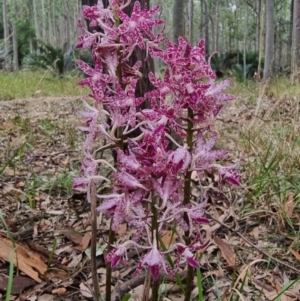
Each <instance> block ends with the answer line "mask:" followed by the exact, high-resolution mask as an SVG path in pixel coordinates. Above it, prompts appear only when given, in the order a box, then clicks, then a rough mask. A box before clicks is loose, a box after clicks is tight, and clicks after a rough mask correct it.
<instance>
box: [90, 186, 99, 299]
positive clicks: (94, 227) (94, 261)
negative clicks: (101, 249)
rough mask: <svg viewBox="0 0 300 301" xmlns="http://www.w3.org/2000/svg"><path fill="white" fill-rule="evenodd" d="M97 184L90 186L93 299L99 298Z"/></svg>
mask: <svg viewBox="0 0 300 301" xmlns="http://www.w3.org/2000/svg"><path fill="white" fill-rule="evenodd" d="M96 198H97V186H96V184H93V183H92V187H91V211H92V215H91V227H92V238H91V270H92V280H93V286H94V294H93V297H94V298H93V299H94V301H99V300H101V295H100V288H99V279H98V274H97V259H96V252H97V211H96V208H97V202H96Z"/></svg>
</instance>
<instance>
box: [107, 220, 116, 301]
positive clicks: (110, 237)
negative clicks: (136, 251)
mask: <svg viewBox="0 0 300 301" xmlns="http://www.w3.org/2000/svg"><path fill="white" fill-rule="evenodd" d="M112 223H113V220H111V222H110V227H109V234H108V241H109V246H108V252H110V251H111V250H112V246H111V245H112V244H113V243H114V241H115V232H114V231H113V230H112V228H111V226H112ZM111 277H112V270H111V264H110V262H107V263H106V283H105V300H106V301H110V300H111Z"/></svg>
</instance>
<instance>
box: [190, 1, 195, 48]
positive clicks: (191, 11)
mask: <svg viewBox="0 0 300 301" xmlns="http://www.w3.org/2000/svg"><path fill="white" fill-rule="evenodd" d="M193 35H194V0H189V39H190V43H191V45H193Z"/></svg>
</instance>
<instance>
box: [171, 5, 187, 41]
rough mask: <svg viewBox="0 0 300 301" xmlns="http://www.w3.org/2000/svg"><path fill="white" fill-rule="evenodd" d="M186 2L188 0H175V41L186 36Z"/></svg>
mask: <svg viewBox="0 0 300 301" xmlns="http://www.w3.org/2000/svg"><path fill="white" fill-rule="evenodd" d="M185 4H186V0H174V1H173V42H177V41H178V38H179V37H184V36H185V22H184V21H185Z"/></svg>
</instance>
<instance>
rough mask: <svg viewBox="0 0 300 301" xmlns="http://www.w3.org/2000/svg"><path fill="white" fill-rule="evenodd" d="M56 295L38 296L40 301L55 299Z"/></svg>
mask: <svg viewBox="0 0 300 301" xmlns="http://www.w3.org/2000/svg"><path fill="white" fill-rule="evenodd" d="M54 298H55V296H53V295H50V294H44V295H41V296H39V297H38V301H54Z"/></svg>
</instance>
